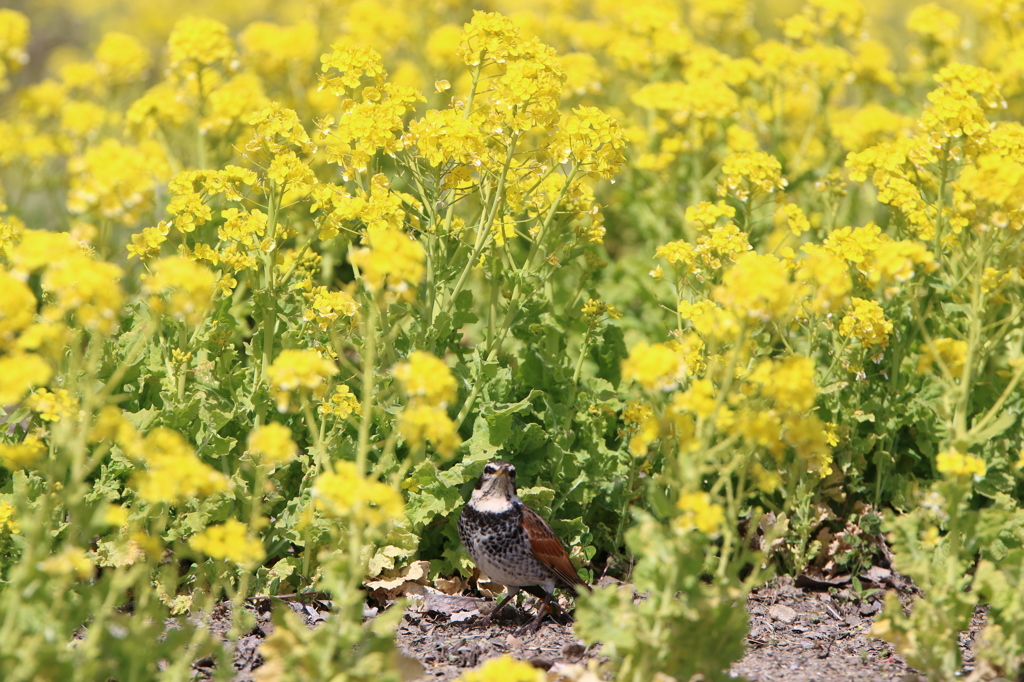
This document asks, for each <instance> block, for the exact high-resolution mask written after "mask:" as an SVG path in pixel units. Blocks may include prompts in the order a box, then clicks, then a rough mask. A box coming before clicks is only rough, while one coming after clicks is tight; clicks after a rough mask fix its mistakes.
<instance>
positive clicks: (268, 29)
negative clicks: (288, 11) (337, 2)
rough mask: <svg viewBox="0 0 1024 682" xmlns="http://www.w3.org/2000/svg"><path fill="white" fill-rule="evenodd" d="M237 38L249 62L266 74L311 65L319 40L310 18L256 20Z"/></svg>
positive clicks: (300, 70) (305, 67) (304, 68)
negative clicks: (281, 23)
mask: <svg viewBox="0 0 1024 682" xmlns="http://www.w3.org/2000/svg"><path fill="white" fill-rule="evenodd" d="M238 42H239V44H241V46H242V50H243V52H244V53H245V60H246V63H247V64H248V65H249V66H250V67H252V68H253V69H255V70H256V71H258V72H259V73H260V74H261V75H264V76H277V75H288V74H290V73H291V74H297V73H302V72H304V71H307V70H310V69H312V67H313V64H314V63H315V62H316V60H317V56H318V55H317V45H319V44H320V41H319V36H318V31H317V27H316V25H315V24H312V23H310V22H301V23H298V24H296V25H294V26H279V25H277V24H273V23H270V22H268V21H254V22H252V23H250V24H249V25H248V26H246V27H245V30H244V31H242V33H241V35H239V36H238Z"/></svg>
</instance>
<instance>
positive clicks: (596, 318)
mask: <svg viewBox="0 0 1024 682" xmlns="http://www.w3.org/2000/svg"><path fill="white" fill-rule="evenodd" d="M580 312H582V313H583V317H584V319H586V321H587V325H588V326H590V327H591V328H593V327H596V326H597V325H598V324H599V323H600V322H601V321H602V320H603V319H604V318H605V316H606V315H607V316H608V317H609V318H611V319H613V320H621V319H622V313H620V312H619V309H618V308H616V307H615V306H613V305H612V304H610V303H605V302H603V301H598V300H597V299H594V298H590V299H587V302H586V303H585V304H584V305H583V308H581V309H580Z"/></svg>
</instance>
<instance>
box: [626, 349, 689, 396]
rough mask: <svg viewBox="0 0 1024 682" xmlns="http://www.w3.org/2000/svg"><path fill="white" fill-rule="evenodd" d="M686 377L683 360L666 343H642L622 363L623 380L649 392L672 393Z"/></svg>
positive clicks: (631, 350)
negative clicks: (636, 384)
mask: <svg viewBox="0 0 1024 682" xmlns="http://www.w3.org/2000/svg"><path fill="white" fill-rule="evenodd" d="M684 376H685V367H684V366H683V362H682V358H680V357H679V354H678V353H677V352H676V351H675V350H673V349H672V348H671V347H670V346H668V345H667V344H664V343H655V344H650V343H647V342H646V341H641V342H640V343H638V344H636V345H635V346H633V347H632V348H631V349H630V350H629V357H628V358H626V359H625V360H623V361H622V378H623V379H627V380H630V381H635V382H637V383H638V384H640V386H642V387H643V388H644V389H646V390H648V391H670V390H672V389H674V388H675V387H676V386H678V385H679V381H680V380H681V379H682V378H683V377H684Z"/></svg>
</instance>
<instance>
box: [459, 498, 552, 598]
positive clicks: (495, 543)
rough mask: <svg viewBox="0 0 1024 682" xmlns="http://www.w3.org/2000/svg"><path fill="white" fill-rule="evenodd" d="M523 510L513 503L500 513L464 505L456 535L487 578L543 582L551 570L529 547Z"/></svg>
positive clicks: (549, 578) (517, 583) (502, 581)
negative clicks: (524, 527)
mask: <svg viewBox="0 0 1024 682" xmlns="http://www.w3.org/2000/svg"><path fill="white" fill-rule="evenodd" d="M522 515H523V511H522V508H521V507H519V506H518V505H513V506H512V507H510V508H509V509H508V510H507V511H503V512H481V511H479V510H477V509H474V508H473V507H471V506H469V505H466V508H465V509H463V510H462V515H461V516H460V517H459V537H460V538H461V539H462V544H463V545H464V546H465V547H466V551H467V552H469V556H470V557H471V558H472V559H473V561H474V563H476V565H477V568H479V569H480V570H481V571H482V572H484V573H486V574H487V577H488V578H490V579H491V580H493V581H494V582H496V583H500V584H502V585H511V586H513V587H524V586H528V585H544V584H545V583H548V582H550V581H552V580H553V579H554V573H553V572H552V571H551V570H550V569H549V568H548V567H547V566H545V565H544V564H542V563H541V562H540V561H538V560H537V558H536V557H535V556H534V555H533V552H532V551H531V550H530V543H529V541H528V540H527V538H526V532H525V531H524V530H523V527H522V525H521V524H520V519H521V518H522Z"/></svg>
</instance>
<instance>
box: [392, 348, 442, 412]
mask: <svg viewBox="0 0 1024 682" xmlns="http://www.w3.org/2000/svg"><path fill="white" fill-rule="evenodd" d="M391 373H392V375H393V376H394V377H395V378H396V379H397V380H398V382H399V383H400V384H402V390H404V391H405V393H406V395H408V396H409V397H410V398H411V399H414V400H416V401H422V402H424V403H426V404H427V405H432V406H436V407H445V406H447V405H448V404H449V403H450V402H452V401H454V400H455V396H456V392H457V389H458V384H456V382H455V377H453V376H452V372H451V370H450V369H448V365H446V364H445V362H444V360H442V359H440V358H438V357H435V356H433V355H431V354H430V353H427V352H425V351H421V350H414V351H413V352H412V353H410V354H409V361H408V362H401V363H399V364H397V365H395V367H394V369H393V370H392V372H391Z"/></svg>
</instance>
